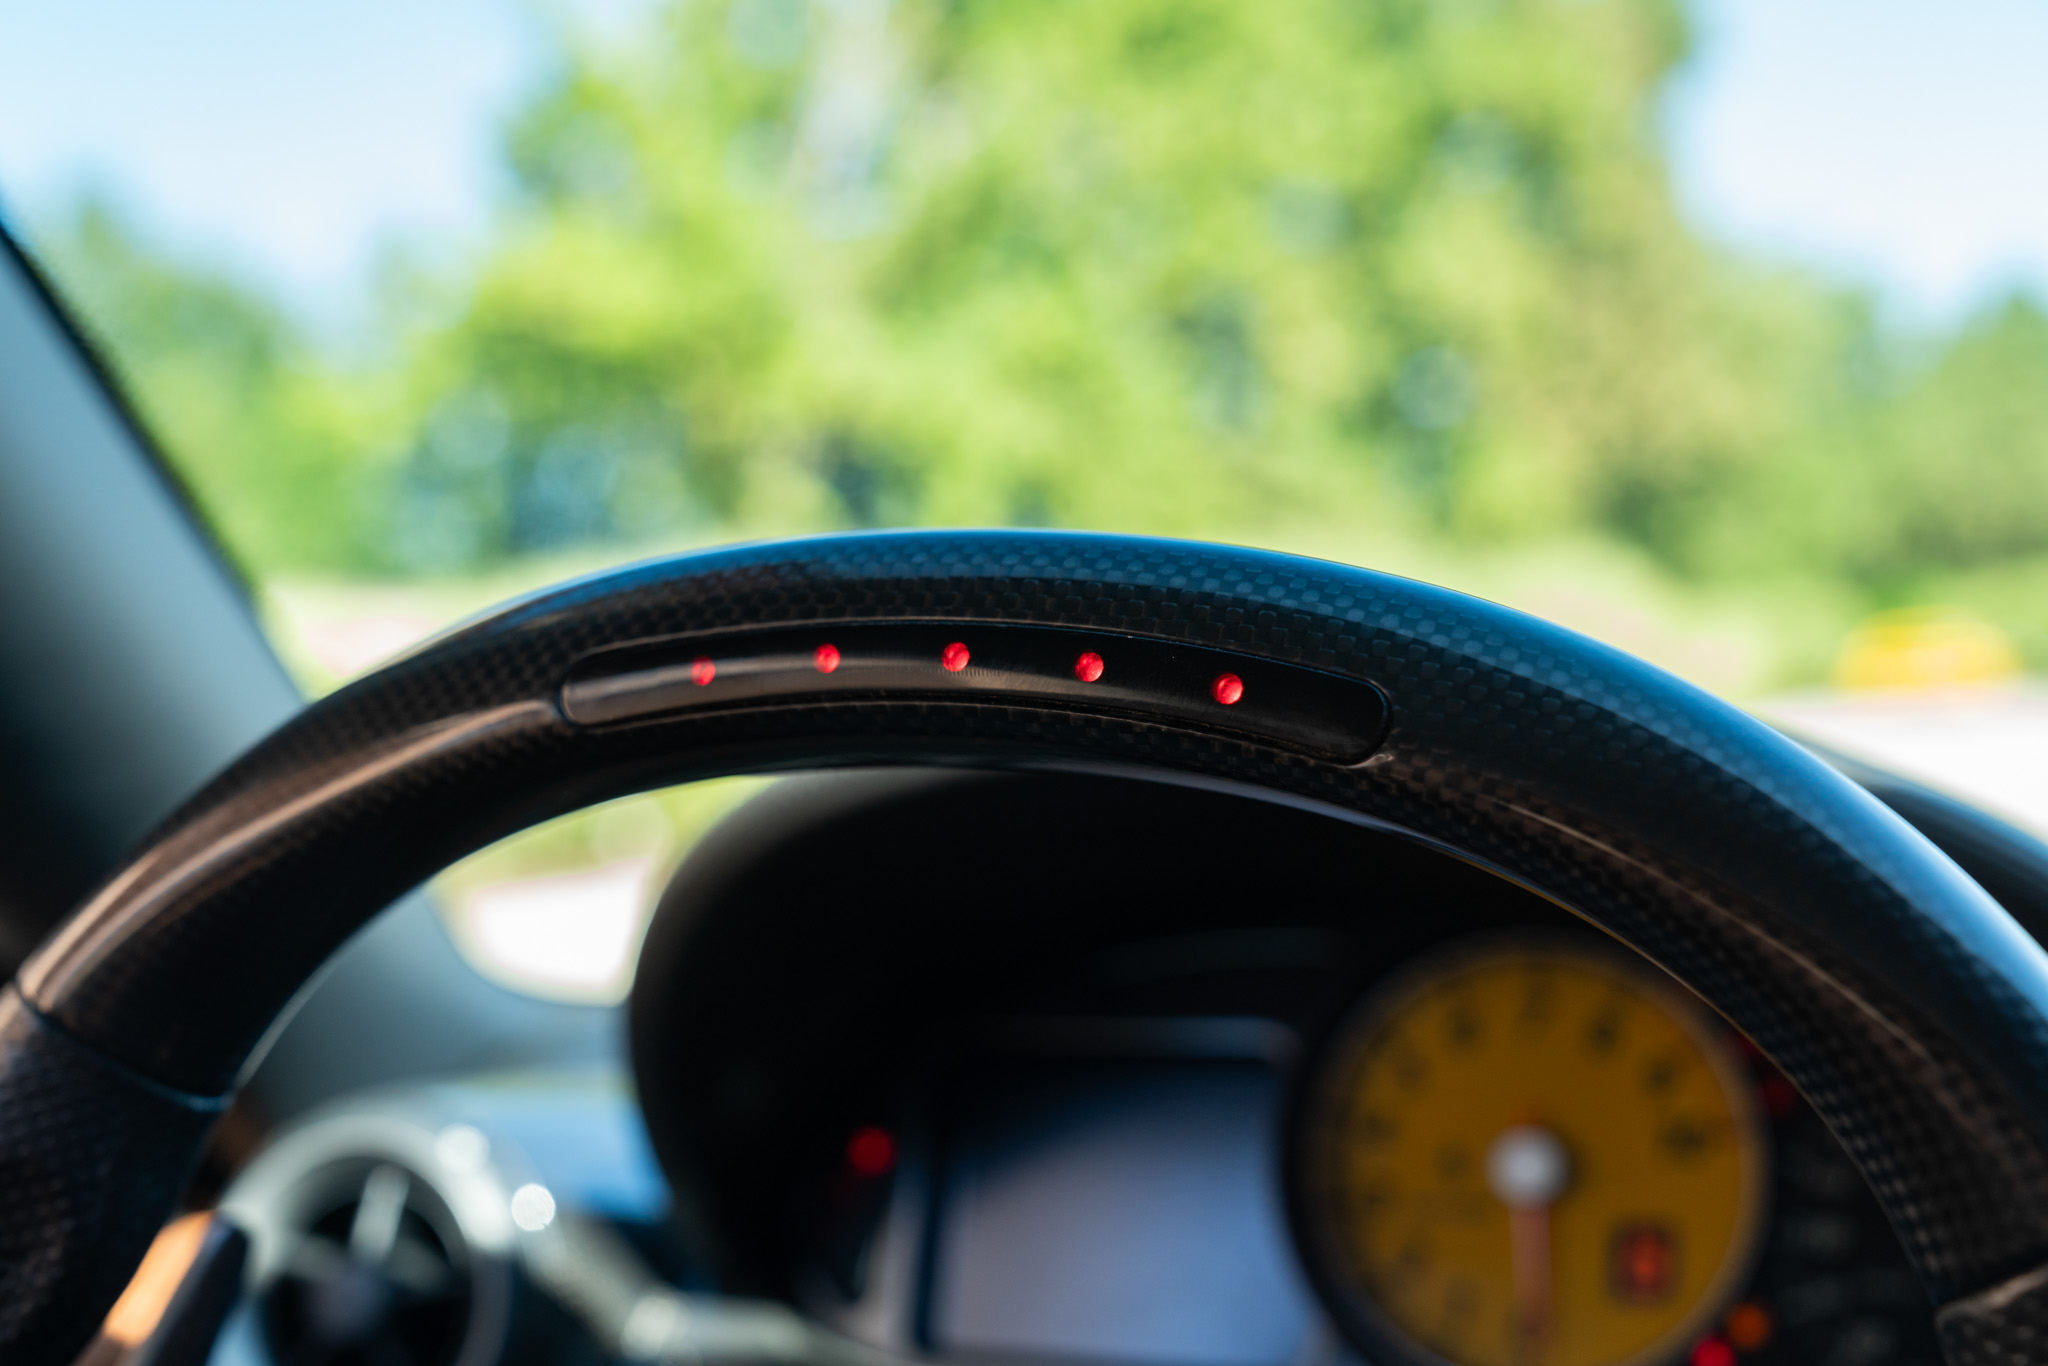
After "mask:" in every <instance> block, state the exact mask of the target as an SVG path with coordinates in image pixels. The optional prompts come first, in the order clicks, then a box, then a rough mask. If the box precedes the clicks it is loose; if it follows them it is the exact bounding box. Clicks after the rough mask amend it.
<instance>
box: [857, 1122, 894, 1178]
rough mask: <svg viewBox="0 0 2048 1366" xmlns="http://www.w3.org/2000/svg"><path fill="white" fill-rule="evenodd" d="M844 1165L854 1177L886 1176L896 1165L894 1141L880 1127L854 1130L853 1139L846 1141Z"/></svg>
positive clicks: (874, 1126)
mask: <svg viewBox="0 0 2048 1366" xmlns="http://www.w3.org/2000/svg"><path fill="white" fill-rule="evenodd" d="M846 1165H847V1166H849V1167H851V1168H852V1169H853V1173H854V1175H855V1176H866V1177H876V1176H883V1175H886V1174H887V1173H888V1171H889V1169H890V1168H891V1167H894V1166H895V1165H896V1140H895V1139H893V1138H891V1137H890V1136H889V1131H888V1130H887V1129H884V1128H882V1127H881V1126H880V1125H876V1124H869V1125H865V1126H863V1127H861V1128H859V1129H855V1130H854V1131H853V1137H852V1138H849V1139H847V1140H846Z"/></svg>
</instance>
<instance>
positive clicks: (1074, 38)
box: [0, 0, 2048, 994]
mask: <svg viewBox="0 0 2048 1366" xmlns="http://www.w3.org/2000/svg"><path fill="white" fill-rule="evenodd" d="M2044 58H2048V10H2044V9H2042V8H2041V7H2039V6H2037V5H2030V4H2025V3H2021V0H1968V2H1967V3H1956V4H1952V5H1945V6H1940V7H1927V6H1911V5H1905V4H1890V3H1886V4H1878V5H1871V4H1867V3H1866V4H1854V5H1852V4H1850V3H1848V2H1847V0H1798V2H1797V3H1794V2H1793V0H1697V3H1693V4H1680V3H1677V2H1676V0H1263V2H1262V3H1257V4H1252V3H1225V2H1223V0H1089V2H1088V3H1079V2H1078V0H1040V2H1039V3H1030V4H1016V3H998V2H997V0H672V2H667V3H664V2H663V0H607V2H606V3H582V4H563V5H558V6H553V7H536V6H532V5H520V4H514V3H511V0H505V2H504V3H493V0H462V3H452V4H447V5H437V6H402V5H399V4H396V3H394V0H376V2H375V3H357V4H351V5H340V4H330V3H319V4H315V3H307V4H300V5H293V6H288V7H283V6H264V5H258V4H255V3H253V2H252V0H208V3H202V4H196V5H191V6H182V7H179V8H178V10H177V12H176V14H175V15H173V14H171V13H170V12H169V11H166V10H164V9H163V8H162V7H160V6H152V5H148V4H144V3H141V2H140V0H101V2H100V3H95V4H83V5H75V6H14V7H10V8H9V9H8V10H7V11H6V13H5V14H4V15H0V196H4V202H5V206H6V213H7V223H8V226H9V228H10V229H11V230H12V231H13V232H14V233H16V234H17V235H18V236H19V237H21V238H22V239H23V240H24V241H25V242H26V243H27V244H28V245H29V247H30V248H31V250H32V252H33V253H34V255H35V257H36V258H37V260H38V261H39V262H40V264H41V265H42V267H43V268H44V269H45V270H46V271H47V272H48V273H49V274H50V275H51V277H52V278H53V279H54V280H55V282H56V284H57V286H58V287H59V289H60V291H61V293H62V294H63V295H64V296H65V297H66V298H67V300H68V301H69V303H70V304H71V306H72V307H73V308H74V310H75V311H76V312H77V313H78V315H79V317H80V318H81V320H82V322H83V324H84V325H85V327H86V329H87V330H88V332H89V333H90V335H91V336H92V337H93V338H94V340H95V341H96V342H97V344H98V345H99V346H101V347H102V348H103V349H104V351H105V353H106V354H107V356H108V357H109V359H110V361H111V363H112V365H113V368H114V370H115V371H116V373H117V374H118V375H119V376H120V378H121V380H122V382H123V383H124V384H125V385H126V386H127V387H128V388H129V390H130V391H131V393H132V396H133V398H134V400H135V402H136V404H137V406H138V408H139V410H140V411H141V413H142V414H143V416H144V419H145V421H146V422H147V424H148V425H149V427H150V428H151V430H152V431H153V432H154V434H155V435H156V437H157V439H158V440H159V441H160V442H161V444H162V446H163V448H164V450H165V452H166V453H167V455H168V457H169V458H170V460H171V461H172V462H173V464H174V466H175V467H176V469H177V470H178V471H179V472H180V474H181V475H182V476H183V477H184V478H185V479H186V480H187V481H188V482H189V484H190V486H191V488H192V490H193V491H194V494H195V496H196V498H197V501H198V503H199V505H200V507H201V508H202V509H203V510H204V512H205V514H206V516H207V517H208V518H209V519H210V520H211V521H212V523H213V525H214V527H215V529H216V531H217V533H218V535H219V536H220V537H221V539H222V540H223V542H224V544H225V546H226V548H227V550H228V552H229V554H230V555H231V557H232V558H233V559H234V560H235V561H236V562H237V563H238V564H239V565H240V566H241V567H242V568H243V569H244V571H245V572H246V573H247V575H248V576H249V578H250V579H251V581H252V582H253V583H254V585H255V587H256V590H257V593H258V597H259V601H260V605H261V608H262V610H263V612H264V614H265V618H266V621H267V622H268V624H269V626H270V628H271V630H272V632H273V637H274V639H275V640H276V642H277V644H278V647H279V649H280V651H281V652H282V653H283V654H284V656H285V657H286V659H287V661H288V662H289V663H290V665H291V666H292V667H293V668H294V669H295V670H296V671H297V672H298V674H299V676H300V678H301V679H302V681H303V682H304V683H305V684H306V686H307V687H308V688H309V689H310V690H312V691H315V692H317V691H321V690H324V689H327V688H330V687H333V686H335V685H336V684H337V683H338V682H340V681H342V680H344V679H346V678H347V677H349V676H352V675H354V674H356V673H359V672H361V671H362V670H363V669H365V668H367V667H370V666H371V665H373V664H374V663H376V662H377V661H378V660H380V659H382V658H385V657H387V656H388V655H390V654H391V653H393V652H394V651H396V650H398V649H401V648H403V647H405V646H406V645H408V644H410V643H412V642H413V641H415V640H417V639H419V638H420V637H421V636H423V635H425V634H426V633H428V632H430V631H432V630H434V629H436V628H437V627H439V626H440V625H442V624H444V623H446V622H448V621H450V620H452V619H454V618H456V617H459V616H461V615H464V614H466V613H468V612H470V611H473V610H476V609H477V608H479V607H481V606H483V605H485V604H487V603H489V602H491V601H494V600H496V599H498V598H501V597H504V596H506V595H508V594H509V593H512V592H515V591H519V590H521V589H523V588H526V587H529V586H533V585H535V584H538V583H541V582H545V581H548V580H551V579H554V578H558V577H560V576H562V575H564V574H566V573H569V572H574V571H581V570H586V569H590V568H594V567H597V566H600V565H603V564H608V563H614V562H617V561H619V560H621V559H625V558H631V557H637V556H642V555H648V554H654V553H660V552H665V551H671V550H676V549H684V548H688V547H692V546H699V545H705V544H711V543H716V542H720V541H726V540H732V539H736V538H744V537H757V536H769V535H785V534H791V533H800V532H811V531H825V530H832V529H839V528H848V527H864V526H896V525H934V526H952V525H1018V526H1059V527H1076V528H1089V529H1098V530H1110V531H1121V532H1144V533H1160V534H1168V535H1179V536H1199V537H1207V538H1214V539H1221V540H1228V541H1237V542H1247V543H1252V544H1257V545H1262V546H1269V547H1273V548H1276V549H1283V550H1289V551H1295V552H1301V553H1307V554H1314V555H1323V556H1328V557H1332V558H1336V559H1341V560H1346V561H1350V562H1354V563H1360V564H1366V565H1370V566H1373V567H1376V568H1384V569H1390V570H1394V571H1396V572H1401V573H1407V574H1413V575H1416V576H1419V577H1423V578H1427V579H1432V580H1435V581H1438V582H1442V583H1447V584H1449V585H1451V586H1454V587H1459V588H1464V589H1467V590H1470V591H1474V592H1478V593H1481V594H1484V595H1485V596H1488V597H1491V598H1495V599H1497V600H1501V601H1505V602H1508V603H1510V604H1512V605H1515V606H1518V607H1522V608H1525V609H1527V610H1530V611H1533V612H1536V613H1538V614H1541V615H1544V616H1548V617H1551V618H1553V619H1556V620H1559V621H1562V622H1564V623H1565V624H1567V625H1571V626H1574V627H1577V628H1579V629H1581V630H1585V631H1587V632H1589V633H1591V634H1593V635H1596V636H1600V637H1602V638H1605V639H1607V640H1609V641H1611V642H1613V643H1615V644H1617V645H1619V646H1621V647H1622V648H1624V649H1628V650H1631V651H1633V652H1635V653H1638V654H1641V655H1644V656H1646V657H1648V658H1650V659H1652V660H1653V661H1655V662H1657V663H1660V664H1662V665H1664V666H1666V667H1668V668H1671V669H1673V670H1675V671H1677V672H1678V673H1680V674H1682V675H1685V676H1687V677H1689V678H1691V679H1693V680H1694V681H1696V682H1698V683H1700V684H1702V685H1704V686H1706V687H1708V688H1711V689H1713V690H1716V691H1718V692H1720V693H1722V694H1723V695H1725V696H1729V697H1731V698H1733V699H1735V700H1737V701H1740V702H1743V703H1745V704H1748V705H1752V706H1756V707H1758V708H1759V709H1760V710H1762V711H1764V712H1765V713H1766V714H1767V715H1771V716H1774V717H1776V718H1778V719H1780V720H1783V721H1787V722H1789V723H1791V724H1793V725H1795V726H1797V727H1800V728H1803V729H1804V730H1805V731H1807V732H1809V733H1811V734H1814V735H1817V736H1819V737H1821V738H1824V739H1832V740H1834V741H1836V742H1838V743H1841V744H1844V745H1845V746H1847V747H1849V748H1851V749H1857V750H1861V751H1863V752H1865V753H1870V754H1874V755H1875V757H1877V758H1879V759H1880V760H1889V761H1891V762H1893V763H1894V764H1896V765H1898V766H1901V767H1904V768H1906V769H1907V770H1909V771H1911V772H1915V773H1917V774H1919V775H1921V776H1923V777H1927V778H1931V779H1933V780H1935V781H1937V782H1939V783H1943V784H1946V785H1949V786H1952V787H1957V788H1960V789H1963V790H1965V791H1968V792H1970V793H1972V794H1974V795H1976V796H1978V797H1980V798H1983V799H1986V800H1988V801H1990V802H1991V803H1992V804H1994V805H1995V806H1997V807H1999V808H2000V809H2002V810H2004V811H2005V812H2006V813H2007V814H2012V815H2017V816H2018V817H2020V818H2021V819H2023V820H2028V821H2031V822H2033V823H2034V824H2035V825H2036V826H2037V827H2039V828H2048V786H2043V785H2041V784H2036V783H2034V780H2032V779H2030V778H2028V777H2027V776H2026V775H2025V774H2024V773H2022V772H2020V770H2022V769H2026V770H2029V771H2040V770H2042V768H2043V766H2042V765H2039V764H2032V765H2027V764H2016V763H2014V762H2013V761H2012V755H2013V753H2014V750H2013V748H2012V747H2013V745H2014V744H2016V743H2024V742H2025V741H2026V739H2027V738H2028V737H2030V736H2032V735H2034V734H2036V733H2048V732H2044V721H2043V718H2044V716H2048V712H2044V711H2043V710H2041V709H2039V708H2038V707H2037V704H2036V703H2035V702H2034V700H2033V695H2032V694H2031V693H2030V692H2028V691H2027V689H2026V688H2025V686H2024V684H2023V682H2022V680H2023V679H2024V677H2025V675H2026V672H2027V671H2028V670H2030V669H2039V668H2041V667H2043V665H2044V664H2048V316H2044V314H2043V311H2042V307H2041V303H2040V299H2041V296H2042V290H2043V283H2044V281H2048V197H2044V195H2043V193H2042V191H2041V189H2040V182H2039V177H2038V176H2037V175H2035V174H2034V173H2033V169H2034V163H2035V161H2036V160H2037V152H2036V144H2037V143H2038V135H2039V130H2041V129H2042V128H2044V127H2048V84H2044V83H2043V82H2041V81H2039V80H2038V78H2037V73H2038V70H2039V68H2040V64H2041V62H2042V60H2043V59H2044ZM2044 782H2048V780H2044ZM743 790H744V788H743V787H731V788H729V789H719V790H718V791H721V792H724V793H725V795H724V796H718V795H716V793H714V794H713V795H712V796H706V797H702V798H688V799H684V798H673V799H664V800H665V801H667V805H659V804H657V806H655V807H633V808H628V810H629V811H641V812H642V813H643V814H639V815H630V814H629V815H623V816H622V815H619V814H618V813H617V812H615V811H614V812H611V813H610V814H609V815H607V814H606V813H598V814H597V815H594V816H591V817H587V818H583V823H582V824H580V825H577V826H576V827H574V831H573V832H572V834H571V835H557V836H555V837H552V838H555V840H556V843H555V844H554V845H533V844H529V845H527V846H522V847H523V848H524V849H525V853H523V854H520V855H519V856H518V858H517V859H514V860H512V862H511V863H508V864H506V865H504V866H503V867H501V868H500V869H499V871H498V873H497V874H491V875H489V876H486V875H484V874H479V873H476V872H475V870H471V871H470V873H469V874H467V876H468V877H469V878H470V881H469V882H468V883H461V882H460V879H458V880H457V884H459V885H457V884H451V885H455V886H456V890H457V891H463V889H464V888H468V889H469V890H468V891H465V892H464V895H469V892H473V891H474V890H475V888H477V887H482V888H483V889H484V890H485V891H486V892H492V891H493V889H496V892H502V891H503V889H504V888H506V887H512V886H514V885H515V884H516V885H517V886H520V887H526V888H527V889H528V890H531V888H532V886H533V885H534V884H533V882H532V879H533V878H535V877H582V878H585V879H586V881H585V883H581V884H577V886H578V887H581V888H582V891H580V892H578V891H575V890H574V889H573V888H572V889H571V891H570V892H566V893H564V895H565V896H569V897H570V899H571V900H573V899H574V896H577V895H592V896H594V895H598V893H595V892H591V891H590V890H589V889H590V887H591V886H596V885H598V883H602V885H603V886H605V887H611V888H613V891H612V892H609V893H604V895H610V896H612V897H613V900H614V901H615V902H618V903H619V904H625V902H626V900H629V899H630V898H634V897H642V896H643V892H644V888H645V886H646V885H647V882H648V878H649V877H650V876H651V874H650V872H649V869H651V868H653V867H655V866H656V865H657V864H658V863H659V862H660V860H661V859H664V858H668V857H671V856H672V854H673V850H674V849H675V848H678V847H680V845H681V844H682V843H684V842H686V841H687V838H688V837H689V835H690V834H691V832H693V831H694V830H696V829H698V828H701V826H702V825H703V823H704V822H705V821H707V820H709V819H710V818H711V816H712V815H715V814H716V812H717V811H718V810H722V809H723V806H722V805H721V803H729V800H730V799H731V797H732V795H733V794H735V793H738V792H740V791H743ZM649 810H651V811H654V812H655V814H654V815H651V816H650V815H647V814H645V812H646V811H649ZM607 821H609V824H606V822H607ZM607 832H608V833H607ZM635 832H637V833H635ZM650 847H652V848H655V849H657V850H658V851H659V852H657V853H649V852H647V851H648V849H649V848H650ZM548 849H552V850H553V851H554V852H552V853H549V852H546V851H547V850H548ZM508 857H509V856H508ZM515 875H516V876H515ZM591 878H596V879H598V883H591V882H589V881H588V879H591ZM605 878H610V879H611V880H610V881H609V882H605V881H604V879H605ZM619 889H625V890H619ZM451 895H453V893H451ZM543 900H545V898H543ZM475 901H476V898H475V897H474V896H470V901H469V902H467V903H464V904H470V903H474V902H475ZM485 901H486V902H488V901H489V898H488V897H486V898H485ZM514 901H515V902H516V901H517V898H516V897H515V898H514ZM478 904H482V903H478ZM490 904H498V905H500V906H501V911H500V913H499V915H498V919H497V920H495V921H492V920H490V918H489V917H488V916H483V913H482V912H479V913H478V915H479V916H482V917H483V918H481V919H477V918H471V919H461V918H460V917H458V922H459V924H458V928H461V927H467V929H464V930H463V932H464V933H469V934H471V938H472V941H475V930H476V926H477V925H480V924H485V923H486V922H488V923H492V924H499V925H504V924H525V923H527V921H525V920H521V918H520V917H521V916H526V917H528V919H529V920H530V919H531V918H532V917H533V916H536V915H539V916H541V918H542V919H543V920H544V919H545V914H544V912H537V911H534V910H533V909H532V907H533V905H535V904H539V903H534V902H531V901H527V902H517V905H516V906H515V907H514V909H512V910H509V911H506V910H502V906H503V904H505V903H504V901H503V897H502V896H500V898H499V902H497V903H490ZM549 904H555V903H549ZM520 907H524V908H525V909H519V908H520ZM636 923H637V922H636V921H634V920H633V919H632V917H631V916H630V915H629V916H626V917H625V919H624V920H622V922H621V924H622V925H623V926H624V928H622V929H621V931H620V934H621V935H622V936H624V937H625V940H630V937H631V933H632V926H633V925H634V924H636ZM515 937H516V936H515ZM622 942H625V941H624V940H622ZM515 956H516V955H515ZM549 957H550V951H548V950H546V949H545V947H544V948H543V949H542V950H540V951H539V959H538V961H539V962H540V963H541V965H542V970H543V975H545V970H546V969H547V965H548V961H549ZM607 961H611V960H607ZM601 968H602V965H601V964H600V965H598V966H597V967H592V966H590V965H588V964H586V965H585V968H584V969H582V970H583V971H585V973H586V976H587V977H588V978H589V981H590V982H597V981H599V979H603V980H604V981H606V982H611V983H612V984H611V985H603V986H590V987H589V989H590V990H593V991H598V992H600V994H602V992H605V991H613V990H615V989H616V982H615V981H613V979H608V978H604V975H603V971H601V970H600V969H601ZM592 974H594V975H592ZM614 975H615V976H616V974H614ZM586 986H588V983H586Z"/></svg>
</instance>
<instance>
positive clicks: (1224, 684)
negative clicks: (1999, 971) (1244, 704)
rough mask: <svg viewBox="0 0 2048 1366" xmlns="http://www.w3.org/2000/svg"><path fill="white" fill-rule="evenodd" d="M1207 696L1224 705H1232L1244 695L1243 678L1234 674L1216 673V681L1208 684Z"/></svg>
mask: <svg viewBox="0 0 2048 1366" xmlns="http://www.w3.org/2000/svg"><path fill="white" fill-rule="evenodd" d="M1209 696H1211V697H1213V698H1215V699H1216V700H1217V701H1218V702H1221V703H1222V704H1223V705H1224V706H1226V707H1234V706H1236V705H1237V700H1238V699H1239V698H1240V697H1243V696H1244V680H1243V679H1242V678H1239V677H1238V676H1237V675H1236V674H1217V675H1216V681H1215V682H1214V683H1211V684H1210V685H1209Z"/></svg>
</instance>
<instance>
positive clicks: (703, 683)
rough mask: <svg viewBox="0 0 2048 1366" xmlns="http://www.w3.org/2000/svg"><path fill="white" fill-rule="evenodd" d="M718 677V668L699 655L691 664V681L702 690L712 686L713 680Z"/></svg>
mask: <svg viewBox="0 0 2048 1366" xmlns="http://www.w3.org/2000/svg"><path fill="white" fill-rule="evenodd" d="M716 677H718V666H717V665H716V664H713V663H712V662H711V661H710V660H708V659H706V658H704V657H703V656H702V655H699V656H698V657H697V658H696V659H695V660H693V661H692V662H691V664H690V679H691V681H692V682H694V683H696V685H697V686H698V687H700V688H706V687H709V686H711V680H712V679H714V678H716Z"/></svg>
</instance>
